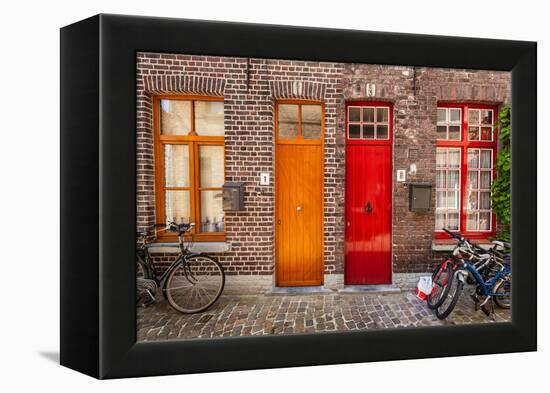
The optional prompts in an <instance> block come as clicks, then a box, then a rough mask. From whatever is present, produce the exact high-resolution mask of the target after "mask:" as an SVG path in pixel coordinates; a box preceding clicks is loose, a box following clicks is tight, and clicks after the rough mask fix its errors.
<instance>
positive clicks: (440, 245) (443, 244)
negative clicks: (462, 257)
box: [432, 239, 494, 251]
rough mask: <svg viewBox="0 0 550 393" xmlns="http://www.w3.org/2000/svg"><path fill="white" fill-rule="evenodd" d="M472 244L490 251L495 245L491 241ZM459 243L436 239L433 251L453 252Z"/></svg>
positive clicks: (484, 240) (476, 241) (477, 241)
mask: <svg viewBox="0 0 550 393" xmlns="http://www.w3.org/2000/svg"><path fill="white" fill-rule="evenodd" d="M472 243H474V244H476V245H478V246H480V247H481V248H484V249H485V250H488V249H489V248H491V247H493V246H494V244H493V243H491V241H490V240H489V239H476V240H473V241H472ZM456 244H457V242H456V241H455V240H453V239H435V240H433V241H432V251H453V250H454V249H455V247H456Z"/></svg>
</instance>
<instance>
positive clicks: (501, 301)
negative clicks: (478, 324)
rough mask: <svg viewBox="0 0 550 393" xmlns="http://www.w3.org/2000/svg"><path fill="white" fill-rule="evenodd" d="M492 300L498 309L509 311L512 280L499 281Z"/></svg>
mask: <svg viewBox="0 0 550 393" xmlns="http://www.w3.org/2000/svg"><path fill="white" fill-rule="evenodd" d="M493 293H494V294H495V296H493V300H494V301H495V303H496V304H497V306H499V307H500V308H505V309H510V307H511V305H512V280H511V279H510V278H505V279H502V280H499V281H498V282H497V283H496V284H495V286H494V288H493Z"/></svg>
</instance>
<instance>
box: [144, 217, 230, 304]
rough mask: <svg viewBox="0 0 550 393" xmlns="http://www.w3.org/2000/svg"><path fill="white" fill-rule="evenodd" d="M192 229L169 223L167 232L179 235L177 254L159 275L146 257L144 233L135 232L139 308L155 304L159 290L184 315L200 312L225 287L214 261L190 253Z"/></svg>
mask: <svg viewBox="0 0 550 393" xmlns="http://www.w3.org/2000/svg"><path fill="white" fill-rule="evenodd" d="M193 227H194V224H176V223H174V222H170V223H169V226H168V228H167V230H168V231H171V232H177V233H178V246H179V255H178V256H177V257H176V260H175V261H174V262H173V263H172V264H171V265H170V267H169V268H168V269H167V270H165V271H164V272H163V273H162V274H160V273H159V271H158V269H157V267H156V266H155V263H154V261H153V258H151V255H150V254H149V247H150V245H149V244H148V243H147V241H146V236H147V232H146V231H145V232H139V233H138V237H139V239H140V246H139V247H138V248H137V252H136V262H137V266H136V269H137V270H136V277H137V304H138V305H142V306H146V305H148V304H151V303H154V302H155V300H156V294H157V292H158V288H162V291H161V293H162V294H163V296H164V297H165V298H166V299H167V300H168V303H170V305H171V306H172V307H173V308H175V309H176V310H178V311H180V312H182V313H185V314H193V313H198V312H202V311H204V310H206V309H207V308H208V307H210V306H212V305H213V304H214V303H215V302H216V300H218V298H219V297H220V295H221V294H222V291H223V288H224V285H225V272H224V270H223V267H222V265H221V264H220V263H219V262H218V261H217V260H216V259H215V258H213V257H211V256H209V255H207V254H204V253H193V252H191V251H190V250H189V249H190V247H191V245H192V236H190V235H189V232H190V231H191V229H192V228H193ZM186 238H187V239H186Z"/></svg>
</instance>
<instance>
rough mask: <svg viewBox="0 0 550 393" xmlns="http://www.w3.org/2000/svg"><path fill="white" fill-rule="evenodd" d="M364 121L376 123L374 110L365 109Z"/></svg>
mask: <svg viewBox="0 0 550 393" xmlns="http://www.w3.org/2000/svg"><path fill="white" fill-rule="evenodd" d="M363 121H365V122H371V123H372V122H374V108H363Z"/></svg>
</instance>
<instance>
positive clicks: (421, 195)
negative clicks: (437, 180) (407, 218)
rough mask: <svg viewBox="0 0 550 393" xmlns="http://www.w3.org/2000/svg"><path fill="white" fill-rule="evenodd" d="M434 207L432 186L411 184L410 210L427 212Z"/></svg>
mask: <svg viewBox="0 0 550 393" xmlns="http://www.w3.org/2000/svg"><path fill="white" fill-rule="evenodd" d="M431 206H432V185H431V184H422V183H410V184H409V210H410V211H412V212H427V211H429V210H430V208H431Z"/></svg>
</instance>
